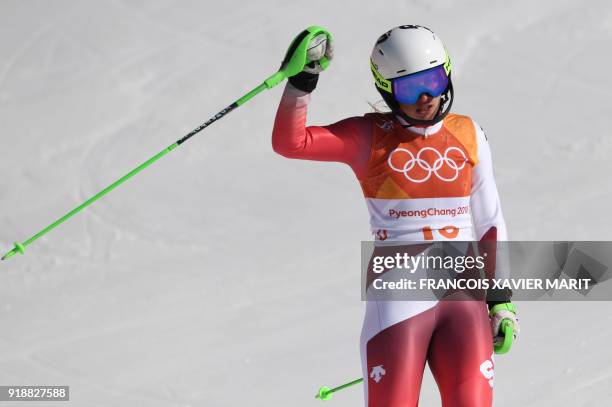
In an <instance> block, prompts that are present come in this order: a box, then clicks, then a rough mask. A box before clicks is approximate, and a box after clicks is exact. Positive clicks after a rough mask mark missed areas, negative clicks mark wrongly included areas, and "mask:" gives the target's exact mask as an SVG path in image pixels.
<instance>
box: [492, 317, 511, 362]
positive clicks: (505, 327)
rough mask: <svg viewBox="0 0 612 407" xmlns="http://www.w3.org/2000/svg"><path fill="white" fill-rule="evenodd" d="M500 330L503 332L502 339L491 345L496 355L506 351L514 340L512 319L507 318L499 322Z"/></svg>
mask: <svg viewBox="0 0 612 407" xmlns="http://www.w3.org/2000/svg"><path fill="white" fill-rule="evenodd" d="M500 330H501V331H502V333H503V334H504V340H503V341H502V342H501V343H496V344H495V345H494V347H493V348H494V350H495V353H497V354H498V355H502V354H504V353H508V351H509V350H510V348H511V347H512V342H513V341H514V325H513V324H512V321H511V320H510V319H507V318H506V319H504V320H503V321H502V323H501V327H500Z"/></svg>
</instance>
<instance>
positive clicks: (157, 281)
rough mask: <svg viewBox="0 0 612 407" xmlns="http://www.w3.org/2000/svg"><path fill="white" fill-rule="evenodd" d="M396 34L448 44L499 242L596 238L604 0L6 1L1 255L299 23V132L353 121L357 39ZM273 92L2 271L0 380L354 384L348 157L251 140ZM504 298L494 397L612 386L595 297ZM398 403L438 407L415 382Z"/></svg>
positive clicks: (203, 108)
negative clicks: (492, 183) (320, 33)
mask: <svg viewBox="0 0 612 407" xmlns="http://www.w3.org/2000/svg"><path fill="white" fill-rule="evenodd" d="M345 3H347V4H345ZM407 23H418V24H423V25H426V26H429V27H431V28H432V29H434V30H435V31H436V32H438V34H439V35H440V36H441V37H442V38H443V39H444V40H445V42H446V44H447V47H448V48H449V51H450V53H451V56H452V57H453V61H454V65H455V70H454V74H453V75H454V81H455V89H456V92H457V99H456V105H455V108H454V110H455V111H456V112H458V113H466V114H470V115H472V116H473V117H474V118H475V119H476V120H478V121H479V122H480V124H481V125H482V126H483V127H484V128H485V130H486V131H487V134H488V137H489V140H490V143H491V145H492V149H493V158H494V163H495V170H496V174H497V183H498V187H499V189H500V194H501V199H502V205H503V208H504V211H505V216H506V220H507V223H508V226H509V230H510V234H511V237H512V238H513V239H514V240H520V239H525V240H529V239H533V240H546V239H554V240H563V239H568V240H581V239H582V240H588V239H602V240H611V236H612V232H611V231H610V229H609V225H610V222H611V220H612V215H611V214H610V212H609V207H610V205H609V203H610V202H612V187H611V186H610V182H609V179H608V174H609V172H610V170H611V169H612V168H611V165H610V159H609V157H610V154H611V153H612V138H611V137H610V135H609V129H608V127H607V126H609V125H610V116H609V111H610V109H609V107H608V96H609V93H610V91H609V89H610V88H611V87H612V79H611V76H610V75H609V72H608V71H609V65H610V62H611V61H612V56H610V53H609V49H610V45H611V43H612V5H611V4H610V3H609V2H605V1H602V0H594V1H589V2H579V1H577V0H574V1H567V0H557V1H552V0H542V1H537V2H533V1H525V0H521V1H513V2H507V1H501V0H496V1H490V0H488V1H485V0H470V1H462V2H452V1H450V0H437V1H425V0H418V1H386V2H384V3H383V2H364V1H354V2H350V3H348V2H329V1H322V0H312V1H309V2H305V1H303V2H296V1H292V2H287V1H281V0H262V1H257V2H232V1H227V2H214V3H212V2H201V1H194V0H185V1H181V2H177V1H169V0H164V1H162V0H151V1H136V0H134V1H127V0H125V1H120V0H106V1H66V0H57V1H53V2H46V1H35V0H30V1H18V0H5V1H3V2H1V3H0V147H1V148H0V173H1V177H0V247H1V248H2V251H3V252H4V250H5V249H6V250H8V249H9V248H10V247H11V244H12V243H11V242H12V241H14V240H21V241H22V240H25V239H26V238H27V237H29V236H31V235H32V234H34V233H35V232H36V231H38V230H39V229H40V228H42V227H43V226H46V225H47V224H48V223H49V222H50V221H52V220H54V219H55V218H57V217H58V216H59V215H61V214H63V213H65V212H66V211H68V210H69V209H71V208H72V207H74V206H76V205H77V204H79V203H80V202H82V201H83V200H84V199H86V198H87V197H89V196H90V195H92V194H93V193H95V192H97V191H98V190H100V189H101V188H102V187H104V186H106V185H107V184H108V183H109V182H111V181H113V180H115V179H116V178H118V177H119V176H121V175H123V174H124V173H125V172H127V171H128V170H129V169H131V168H133V167H134V166H135V165H136V164H138V163H140V162H142V161H143V160H145V159H146V158H148V157H150V156H151V155H152V154H154V153H156V152H158V151H160V150H161V149H162V148H164V147H166V146H168V145H169V144H171V143H172V142H174V141H175V140H176V139H178V138H179V137H181V136H182V135H183V134H185V133H187V132H188V131H190V130H191V129H192V128H194V127H196V126H197V125H198V124H200V123H201V122H203V121H205V120H207V119H208V118H209V117H210V116H212V115H213V114H214V113H216V112H217V111H218V110H220V109H221V108H223V107H225V106H226V105H228V104H229V103H231V102H232V101H233V100H235V99H236V98H237V97H238V96H240V95H242V94H243V93H245V92H246V91H248V90H250V89H251V88H253V87H254V86H256V85H257V84H259V83H260V82H261V81H262V80H263V79H264V78H265V77H267V76H268V75H270V74H271V73H273V72H274V70H275V69H276V68H277V67H278V64H279V61H280V59H282V56H283V54H284V52H285V49H286V47H287V45H288V43H289V41H290V40H291V39H292V38H293V36H294V35H296V34H297V33H298V32H299V31H300V30H301V29H303V28H304V27H306V26H308V25H311V24H320V25H323V26H325V27H326V28H328V29H329V30H330V31H331V32H332V33H333V34H334V36H335V39H336V50H337V51H336V58H335V60H334V62H333V64H332V66H331V68H330V70H329V71H327V72H325V73H324V74H323V75H322V77H321V80H320V82H319V88H318V89H317V90H316V92H315V94H314V96H313V103H312V108H311V110H310V115H309V121H310V123H313V124H327V123H331V122H334V121H336V120H339V119H341V118H343V117H347V116H351V115H356V114H362V113H364V112H367V111H369V109H370V108H369V106H368V104H367V102H368V101H372V102H375V101H376V100H378V97H377V93H376V91H375V90H374V87H373V85H372V79H371V75H370V72H369V65H368V57H369V52H370V49H371V46H372V45H373V43H374V41H375V39H376V38H377V37H378V35H380V34H381V33H382V32H384V31H385V30H387V29H389V28H391V27H393V26H395V25H399V24H407ZM282 87H283V86H279V87H278V88H275V89H273V90H271V91H268V92H266V93H263V94H261V95H260V96H258V97H257V98H256V99H254V100H253V101H251V102H249V103H248V104H246V105H244V106H243V107H241V108H240V109H238V110H236V111H235V112H233V113H231V114H230V115H229V116H227V117H226V118H224V119H223V120H221V121H220V122H218V123H216V124H214V125H213V126H212V127H210V128H208V129H206V130H205V131H204V132H203V133H202V134H200V135H198V136H197V137H195V138H194V139H192V140H190V141H189V143H187V144H185V145H184V147H183V148H181V149H179V150H176V151H175V152H173V153H172V154H170V155H168V156H167V157H166V158H164V159H163V160H161V161H160V162H158V163H156V164H155V165H154V166H153V167H151V168H150V169H148V170H146V171H145V172H144V173H142V174H140V175H138V176H137V177H136V178H135V179H133V180H131V181H129V182H128V183H127V184H125V185H123V186H122V187H120V188H119V189H117V190H116V191H114V192H113V193H112V194H111V195H109V196H108V197H106V198H105V199H104V200H102V201H100V202H98V203H96V204H95V205H94V206H92V207H91V208H89V209H87V210H86V211H85V212H83V213H81V214H79V215H78V216H77V217H75V218H74V219H71V220H70V221H69V222H67V223H66V224H64V225H62V226H61V227H60V228H58V229H57V230H55V231H54V232H52V233H51V234H50V235H48V236H47V237H45V238H44V239H41V240H40V241H37V242H36V243H35V244H33V245H32V246H31V247H30V248H29V249H28V252H27V254H26V256H17V257H14V258H13V259H11V260H10V261H7V262H2V263H0V385H8V384H22V385H23V384H58V385H59V384H66V385H70V386H71V403H70V405H72V406H148V407H157V406H196V405H197V406H239V405H256V406H264V405H265V406H272V405H291V406H311V405H317V404H318V403H320V402H318V401H315V400H314V399H313V395H314V394H315V392H316V390H317V388H318V387H319V386H320V385H324V384H326V385H337V384H340V383H343V382H345V381H348V380H351V379H353V378H355V377H358V376H359V375H360V366H359V349H358V339H359V332H360V329H361V326H360V325H361V318H362V312H363V304H362V303H361V302H360V299H359V297H360V295H359V275H360V274H359V273H360V272H359V250H360V243H359V242H360V240H368V239H369V238H370V237H369V233H368V222H367V211H366V207H365V204H364V203H363V199H362V197H361V192H360V189H359V186H358V184H357V182H355V180H354V176H353V175H352V173H351V172H350V170H349V169H348V168H347V167H345V166H342V165H339V164H324V163H312V162H298V161H293V160H287V159H284V158H282V157H280V156H277V155H275V154H274V153H273V152H272V149H271V146H270V134H271V129H272V124H273V118H274V113H275V110H276V106H277V104H278V100H279V98H280V94H281V92H282ZM518 307H519V312H520V318H521V323H522V328H523V333H522V335H521V337H520V339H519V341H518V342H517V344H516V346H515V348H514V349H513V351H512V353H511V354H510V355H508V356H501V357H498V358H497V365H496V393H495V398H496V406H499V407H502V406H516V405H521V406H525V407H527V406H540V407H541V406H544V407H546V406H601V405H604V404H605V403H606V402H607V401H608V400H609V399H610V398H612V351H611V350H610V346H609V338H610V336H611V335H612V312H610V311H612V306H611V304H610V303H576V302H574V303H519V304H518ZM421 400H422V404H423V405H427V406H429V405H439V397H438V395H437V390H436V388H435V384H434V383H433V380H432V379H431V377H430V376H427V377H426V380H425V383H424V386H423V392H422V397H421ZM27 404H28V403H19V404H18V405H19V406H25V405H27ZM61 404H62V403H57V404H54V405H57V406H59V405H61ZM328 404H330V405H333V406H356V405H362V394H361V390H360V389H359V388H357V387H356V388H352V389H350V390H346V391H344V392H343V393H341V394H338V395H336V396H334V400H333V401H330V402H328ZM7 405H9V404H8V403H7ZM33 405H41V404H33ZM66 405H68V403H66Z"/></svg>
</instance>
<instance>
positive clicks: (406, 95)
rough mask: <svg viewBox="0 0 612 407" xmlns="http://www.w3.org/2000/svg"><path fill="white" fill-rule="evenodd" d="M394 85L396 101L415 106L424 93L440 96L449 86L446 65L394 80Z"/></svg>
mask: <svg viewBox="0 0 612 407" xmlns="http://www.w3.org/2000/svg"><path fill="white" fill-rule="evenodd" d="M392 84H393V96H394V97H395V100H397V101H398V102H400V103H403V104H406V105H413V104H415V103H416V102H417V100H419V96H421V95H422V94H423V93H428V94H430V95H431V96H433V97H437V96H440V95H441V94H442V92H444V90H445V89H446V87H447V86H448V76H447V75H446V71H445V70H444V65H440V66H436V67H435V68H431V69H427V70H425V71H421V72H417V73H413V74H410V75H407V76H403V77H401V78H397V79H393V80H392Z"/></svg>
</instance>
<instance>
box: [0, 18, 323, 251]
mask: <svg viewBox="0 0 612 407" xmlns="http://www.w3.org/2000/svg"><path fill="white" fill-rule="evenodd" d="M319 34H325V35H326V36H327V38H328V40H331V39H332V37H331V34H330V33H329V32H328V31H327V30H325V29H324V28H323V27H319V26H311V27H308V28H307V29H305V30H304V31H302V32H301V33H300V34H299V35H298V36H297V37H296V38H295V39H294V40H293V42H292V43H291V45H290V46H289V49H288V50H287V53H286V54H285V58H284V60H283V63H282V64H281V68H280V70H279V71H278V72H276V73H275V74H273V75H271V76H270V77H268V78H267V79H266V80H265V81H263V82H262V83H261V84H260V85H259V86H257V87H256V88H254V89H253V90H251V91H250V92H249V93H247V94H245V95H244V96H242V97H241V98H240V99H238V100H236V101H235V102H234V103H232V104H231V105H229V106H227V107H226V108H225V109H223V110H221V111H220V112H219V113H217V114H216V115H214V116H213V117H211V118H210V119H208V120H207V121H206V122H205V123H203V124H201V125H200V126H198V127H196V128H195V129H193V130H192V131H191V132H190V133H188V134H186V135H185V136H184V137H182V138H181V139H179V140H177V141H176V142H175V143H173V144H171V145H170V146H168V147H166V148H165V149H163V150H162V151H160V152H159V153H157V154H155V155H154V156H153V157H151V158H149V159H148V160H146V161H145V162H143V163H142V164H140V165H139V166H138V167H136V168H134V169H133V170H132V171H130V172H128V173H127V174H126V175H124V176H123V177H121V178H119V179H118V180H117V181H115V182H113V183H112V184H110V185H109V186H107V187H106V188H104V189H103V190H102V191H100V192H98V193H97V194H96V195H94V196H92V197H91V198H89V199H88V200H86V201H85V202H83V203H82V204H81V205H79V206H77V207H76V208H74V209H73V210H71V211H70V212H68V213H67V214H65V215H64V216H62V217H61V218H59V219H57V220H56V221H55V222H53V223H51V224H50V225H49V226H47V227H46V228H44V229H43V230H41V231H40V232H38V233H36V234H35V235H34V236H32V237H30V238H29V239H28V240H26V241H24V242H15V243H14V247H13V248H12V249H11V250H9V251H8V252H6V253H5V254H4V255H3V256H2V260H7V259H10V258H11V257H13V256H14V255H15V254H17V253H20V254H24V253H25V248H26V247H27V246H29V245H30V244H32V243H33V242H34V241H35V240H37V239H38V238H40V237H42V236H44V235H45V234H47V233H49V232H50V231H51V230H53V229H54V228H56V227H57V226H59V225H60V224H62V223H64V222H65V221H66V220H68V219H70V218H71V217H72V216H74V215H76V214H77V213H78V212H80V211H82V210H83V209H85V208H86V207H88V206H89V205H91V204H92V203H94V202H95V201H97V200H98V199H100V198H102V197H103V196H104V195H106V194H108V193H109V192H110V191H112V190H113V189H115V188H116V187H118V186H119V185H121V184H123V183H124V182H125V181H127V180H128V179H130V178H132V177H133V176H134V175H136V174H138V173H139V172H140V171H142V170H144V169H145V168H147V167H148V166H150V165H151V164H153V163H154V162H155V161H157V160H159V159H160V158H162V157H163V156H165V155H166V154H168V153H169V152H171V151H172V150H174V149H175V148H177V147H178V146H180V145H181V144H183V143H184V142H185V141H187V140H189V139H190V138H191V137H193V136H195V135H196V134H198V133H199V132H201V131H202V130H204V129H205V128H206V127H208V126H210V125H211V124H213V123H214V122H216V121H217V120H220V119H221V118H223V117H224V116H225V115H226V114H228V113H229V112H231V111H232V110H234V109H236V108H237V107H239V106H241V105H243V104H245V103H246V102H248V101H249V100H251V99H252V98H253V97H255V96H256V95H258V94H259V93H261V92H262V91H263V90H265V89H270V88H273V87H274V86H276V85H278V84H279V83H281V82H282V81H283V80H285V79H286V78H289V77H291V76H293V75H296V74H298V73H300V72H301V71H302V70H303V69H304V66H305V65H306V64H307V63H309V62H311V61H309V60H308V57H307V55H308V45H309V43H310V40H311V39H313V38H314V37H315V36H317V35H319ZM319 63H320V64H321V66H322V67H323V68H324V69H326V68H327V67H328V66H329V60H328V59H327V58H325V57H324V58H323V59H321V60H319Z"/></svg>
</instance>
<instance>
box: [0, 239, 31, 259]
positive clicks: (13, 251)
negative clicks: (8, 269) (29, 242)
mask: <svg viewBox="0 0 612 407" xmlns="http://www.w3.org/2000/svg"><path fill="white" fill-rule="evenodd" d="M17 253H19V254H24V253H25V246H24V245H23V244H21V243H19V242H15V247H13V248H12V249H11V250H9V251H8V252H6V253H5V254H4V256H2V258H1V260H8V259H10V258H11V257H13V256H14V255H16V254H17Z"/></svg>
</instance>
